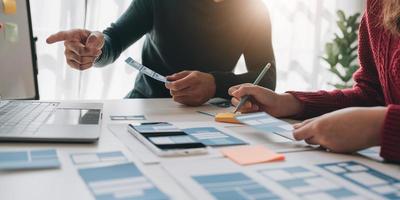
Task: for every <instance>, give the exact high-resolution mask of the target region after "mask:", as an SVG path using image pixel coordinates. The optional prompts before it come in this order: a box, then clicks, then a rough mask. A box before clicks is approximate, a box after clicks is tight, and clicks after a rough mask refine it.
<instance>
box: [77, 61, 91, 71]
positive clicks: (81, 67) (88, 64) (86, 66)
mask: <svg viewBox="0 0 400 200" xmlns="http://www.w3.org/2000/svg"><path fill="white" fill-rule="evenodd" d="M92 66H93V63H87V64H83V65H80V66H79V69H80V70H82V71H83V70H87V69H89V68H91V67H92Z"/></svg>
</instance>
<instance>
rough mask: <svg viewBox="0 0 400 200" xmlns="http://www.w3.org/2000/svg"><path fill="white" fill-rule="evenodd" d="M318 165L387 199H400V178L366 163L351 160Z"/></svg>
mask: <svg viewBox="0 0 400 200" xmlns="http://www.w3.org/2000/svg"><path fill="white" fill-rule="evenodd" d="M318 166H319V167H321V168H322V169H325V170H326V171H328V172H330V173H332V174H335V175H337V176H339V177H341V178H343V179H346V180H348V181H350V182H352V183H354V184H356V185H358V186H361V187H363V188H365V189H367V190H368V191H371V192H373V193H375V194H378V195H380V196H382V197H384V198H386V199H400V192H399V191H400V180H399V179H397V178H394V177H391V176H388V175H386V174H383V173H382V172H379V171H377V170H375V169H372V168H370V167H368V166H366V165H363V164H360V163H357V162H354V161H350V162H337V163H327V164H320V165H318Z"/></svg>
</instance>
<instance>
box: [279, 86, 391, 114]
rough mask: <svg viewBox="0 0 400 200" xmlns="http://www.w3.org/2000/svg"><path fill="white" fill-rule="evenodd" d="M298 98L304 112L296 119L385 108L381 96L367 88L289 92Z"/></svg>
mask: <svg viewBox="0 0 400 200" xmlns="http://www.w3.org/2000/svg"><path fill="white" fill-rule="evenodd" d="M287 93H289V94H291V95H293V96H294V97H296V98H297V99H298V100H299V101H300V102H301V103H302V105H303V110H302V111H301V112H299V113H298V114H297V115H296V116H295V118H297V119H308V118H313V117H317V116H320V115H323V114H326V113H329V112H332V111H335V110H340V109H343V108H348V107H373V106H383V105H384V103H383V100H382V99H381V98H378V97H380V96H381V95H380V94H379V93H377V92H375V91H374V90H370V89H368V88H366V87H363V88H360V87H355V88H353V89H346V90H334V91H330V92H328V91H319V92H294V91H289V92H287Z"/></svg>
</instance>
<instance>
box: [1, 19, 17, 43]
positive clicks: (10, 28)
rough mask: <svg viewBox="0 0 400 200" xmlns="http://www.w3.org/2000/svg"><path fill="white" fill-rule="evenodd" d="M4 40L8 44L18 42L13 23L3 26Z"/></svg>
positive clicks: (15, 27) (15, 26) (15, 25)
mask: <svg viewBox="0 0 400 200" xmlns="http://www.w3.org/2000/svg"><path fill="white" fill-rule="evenodd" d="M4 31H5V38H6V41H8V42H12V43H14V42H18V37H19V36H18V25H17V24H14V23H5V24H4Z"/></svg>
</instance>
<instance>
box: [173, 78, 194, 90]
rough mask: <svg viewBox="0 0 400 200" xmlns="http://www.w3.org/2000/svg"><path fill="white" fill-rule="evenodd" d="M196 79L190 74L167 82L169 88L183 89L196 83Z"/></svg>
mask: <svg viewBox="0 0 400 200" xmlns="http://www.w3.org/2000/svg"><path fill="white" fill-rule="evenodd" d="M196 83H197V80H196V78H195V77H193V76H192V74H190V75H188V76H186V77H185V78H182V79H179V80H177V81H174V82H171V83H169V84H168V87H169V89H170V90H175V91H179V90H183V89H186V88H189V87H192V86H194V85H196Z"/></svg>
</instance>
